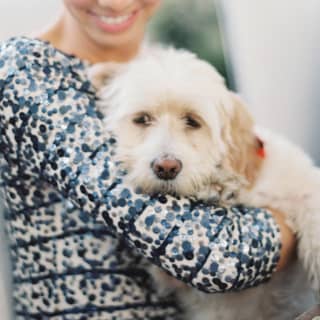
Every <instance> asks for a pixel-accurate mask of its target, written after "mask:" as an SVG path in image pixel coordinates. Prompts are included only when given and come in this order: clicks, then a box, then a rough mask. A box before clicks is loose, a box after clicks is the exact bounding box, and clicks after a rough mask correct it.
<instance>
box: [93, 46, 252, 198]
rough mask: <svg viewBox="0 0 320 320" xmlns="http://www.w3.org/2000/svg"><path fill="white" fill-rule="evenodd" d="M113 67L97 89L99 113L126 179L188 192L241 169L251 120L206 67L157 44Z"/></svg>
mask: <svg viewBox="0 0 320 320" xmlns="http://www.w3.org/2000/svg"><path fill="white" fill-rule="evenodd" d="M112 69H113V72H111V73H114V70H115V68H114V67H113V68H112ZM121 69H122V70H120V71H119V70H118V72H116V73H115V75H113V76H112V77H111V79H109V84H108V85H107V86H106V87H105V88H103V90H102V91H101V92H102V97H103V99H102V106H101V110H102V111H104V112H105V114H106V117H107V124H108V128H109V129H110V130H112V131H113V132H114V133H115V134H116V136H117V140H118V157H119V160H120V161H121V162H122V164H123V166H124V168H125V169H127V171H128V176H127V177H128V179H129V181H130V182H131V183H133V184H134V185H135V186H138V187H140V188H142V189H143V190H144V191H145V192H170V193H177V194H180V195H196V194H197V193H198V192H199V191H201V190H202V189H204V188H206V187H208V186H210V185H212V184H214V183H220V182H221V181H226V180H228V179H229V178H230V177H235V175H234V174H235V173H236V174H245V173H244V170H246V168H245V166H246V164H245V163H244V162H247V161H244V159H241V161H240V158H243V157H246V156H247V155H245V154H244V153H246V152H248V148H249V145H250V147H251V145H252V144H253V143H254V142H253V141H254V139H253V133H252V121H251V118H250V117H249V115H248V113H247V112H246V110H245V109H244V108H243V107H242V105H241V103H239V101H238V100H237V98H236V97H235V96H234V95H233V94H231V93H230V92H229V91H228V90H227V89H226V87H225V85H224V83H223V81H222V79H221V77H220V76H219V75H218V74H217V72H216V71H215V70H214V69H213V68H212V67H211V66H209V65H208V64H207V63H205V62H203V61H200V60H199V59H197V58H195V57H194V56H193V55H191V54H189V53H186V52H178V51H176V50H172V51H170V50H169V51H168V50H163V49H162V50H159V51H156V54H153V55H152V54H151V55H149V56H148V58H146V57H144V59H142V58H140V59H137V60H136V61H134V62H133V63H131V64H130V65H128V66H124V67H121ZM110 70H111V69H110ZM98 73H99V72H98ZM100 74H101V70H100ZM102 74H103V72H102ZM109 76H110V75H109ZM105 106H107V108H106V109H105ZM235 144H237V145H235ZM242 149H243V150H242ZM222 183H223V182H222Z"/></svg>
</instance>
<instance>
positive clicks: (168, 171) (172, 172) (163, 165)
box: [151, 159, 182, 180]
mask: <svg viewBox="0 0 320 320" xmlns="http://www.w3.org/2000/svg"><path fill="white" fill-rule="evenodd" d="M151 168H152V170H153V172H154V173H155V174H156V175H157V177H158V178H160V179H162V180H172V179H174V178H175V177H176V176H177V175H178V174H179V172H180V171H181V169H182V162H181V161H180V160H178V159H160V160H154V161H152V163H151Z"/></svg>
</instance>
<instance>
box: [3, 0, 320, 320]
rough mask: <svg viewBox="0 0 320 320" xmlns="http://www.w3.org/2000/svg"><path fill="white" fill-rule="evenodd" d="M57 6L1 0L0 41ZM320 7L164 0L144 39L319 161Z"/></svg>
mask: <svg viewBox="0 0 320 320" xmlns="http://www.w3.org/2000/svg"><path fill="white" fill-rule="evenodd" d="M60 3H61V0H45V1H43V0H28V1H24V0H1V1H0V40H4V39H6V38H8V37H11V36H15V35H20V34H30V33H31V32H32V31H39V30H40V28H42V27H44V26H46V24H48V23H50V22H52V21H53V20H54V18H55V17H56V15H57V13H58V12H59V10H60V8H59V7H60ZM319 12H320V1H319V0H308V1H307V2H303V3H302V2H301V1H298V0H262V1H252V0H201V1H195V0H163V7H162V9H161V11H160V12H159V14H158V15H157V16H156V17H155V18H154V19H153V20H152V22H151V26H150V27H151V28H150V33H149V38H150V39H152V40H154V41H161V42H164V43H167V44H173V45H174V46H176V47H180V48H187V49H190V50H192V51H194V52H196V53H197V54H198V55H199V56H200V57H201V58H203V59H206V60H208V61H209V62H210V63H212V64H213V65H214V66H215V67H216V68H217V69H218V70H219V71H220V72H221V73H222V74H223V76H224V77H225V78H226V81H227V84H228V86H229V87H230V88H232V89H234V90H236V91H238V92H239V93H240V94H241V96H242V97H243V98H244V99H245V101H247V103H248V105H249V108H250V110H251V111H252V113H253V114H254V116H255V118H256V120H257V122H258V123H259V124H261V125H264V126H267V127H269V128H271V129H273V130H275V131H277V132H279V133H282V134H283V135H286V136H287V137H288V138H290V139H291V140H293V141H294V142H295V143H297V144H299V145H300V146H302V147H303V148H304V149H305V150H306V151H307V152H308V153H309V154H310V155H311V156H312V157H313V159H314V160H315V161H316V163H318V164H319V163H320V147H318V141H317V139H318V118H319V116H320V108H319V107H318V104H319V101H320V90H319V89H318V88H317V85H318V81H319V79H320V76H319V70H320V55H319V52H320V51H319V49H320V48H319V46H320V41H319V40H320V39H319V38H320V28H319V24H320V23H319V22H318V21H319V18H318V15H319ZM288 161H290V159H288ZM2 226H3V224H1V227H2ZM0 238H1V239H0V261H1V263H0V278H2V280H1V279H0V310H1V317H0V318H1V320H7V319H10V312H9V309H8V308H7V306H8V305H9V304H10V302H9V300H8V299H9V298H8V294H7V292H8V290H9V284H10V278H9V277H8V274H9V273H8V272H7V271H8V268H10V266H9V264H8V263H7V261H8V256H7V247H6V240H5V236H4V232H3V229H1V237H0ZM1 275H2V277H1Z"/></svg>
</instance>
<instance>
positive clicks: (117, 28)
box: [89, 10, 139, 33]
mask: <svg viewBox="0 0 320 320" xmlns="http://www.w3.org/2000/svg"><path fill="white" fill-rule="evenodd" d="M89 14H90V15H91V16H92V18H93V20H94V22H95V23H96V25H97V26H98V27H99V28H100V29H102V30H103V31H105V32H110V33H120V32H124V31H126V30H128V29H129V28H130V27H131V26H132V25H133V24H134V22H135V21H136V19H137V17H138V14H139V10H136V11H133V12H132V13H130V14H127V16H128V19H126V20H125V21H123V22H121V23H107V22H106V21H103V20H102V19H101V17H103V15H98V14H96V13H93V12H89ZM124 16H126V15H117V16H114V15H110V16H106V18H108V17H109V18H111V19H115V18H117V17H118V18H119V17H124Z"/></svg>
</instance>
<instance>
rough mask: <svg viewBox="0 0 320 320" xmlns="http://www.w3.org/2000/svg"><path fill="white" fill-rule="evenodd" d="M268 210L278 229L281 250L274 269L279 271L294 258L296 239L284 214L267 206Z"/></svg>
mask: <svg viewBox="0 0 320 320" xmlns="http://www.w3.org/2000/svg"><path fill="white" fill-rule="evenodd" d="M268 211H270V213H271V214H272V215H273V217H274V219H275V221H276V222H277V224H278V226H279V229H280V236H281V250H280V259H279V261H278V264H277V268H276V271H281V270H283V269H285V268H286V267H287V266H288V265H289V264H290V263H291V261H292V260H293V259H294V257H295V254H296V244H297V241H296V237H295V234H294V232H293V231H292V230H291V229H290V228H289V226H288V225H287V223H286V221H285V220H286V219H285V216H284V214H283V213H282V212H280V211H278V210H275V209H270V208H268Z"/></svg>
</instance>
